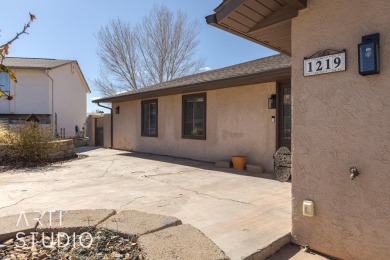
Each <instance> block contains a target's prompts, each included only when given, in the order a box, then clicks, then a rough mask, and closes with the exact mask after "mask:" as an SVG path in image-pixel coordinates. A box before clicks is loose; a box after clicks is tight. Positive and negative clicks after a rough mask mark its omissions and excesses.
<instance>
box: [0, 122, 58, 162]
mask: <svg viewBox="0 0 390 260" xmlns="http://www.w3.org/2000/svg"><path fill="white" fill-rule="evenodd" d="M54 140H55V138H54V137H53V134H52V131H51V129H50V128H43V127H40V126H39V125H38V124H37V123H35V122H26V123H25V124H23V125H21V126H19V127H17V128H16V130H15V131H13V132H7V133H6V134H5V137H3V142H4V143H5V144H6V145H7V147H6V152H5V155H4V158H3V163H4V164H8V165H12V166H16V167H24V166H27V167H28V166H39V165H45V164H48V163H49V162H50V160H51V158H50V155H52V154H54V153H56V152H57V149H56V148H57V144H56V143H55V142H53V141H54Z"/></svg>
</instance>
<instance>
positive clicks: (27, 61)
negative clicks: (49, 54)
mask: <svg viewBox="0 0 390 260" xmlns="http://www.w3.org/2000/svg"><path fill="white" fill-rule="evenodd" d="M71 62H76V61H75V60H56V59H39V58H17V57H6V58H5V59H4V62H3V64H4V65H5V66H7V67H10V68H35V69H53V68H56V67H60V66H63V65H65V64H68V63H71Z"/></svg>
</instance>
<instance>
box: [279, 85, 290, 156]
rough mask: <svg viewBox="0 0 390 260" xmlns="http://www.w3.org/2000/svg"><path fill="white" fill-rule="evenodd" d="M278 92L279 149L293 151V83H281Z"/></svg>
mask: <svg viewBox="0 0 390 260" xmlns="http://www.w3.org/2000/svg"><path fill="white" fill-rule="evenodd" d="M277 91H278V95H277V98H278V102H277V118H278V120H277V124H278V125H277V136H278V137H277V138H278V140H277V146H278V147H277V148H279V147H282V146H285V147H287V148H288V149H290V150H291V82H283V83H279V84H278V90H277Z"/></svg>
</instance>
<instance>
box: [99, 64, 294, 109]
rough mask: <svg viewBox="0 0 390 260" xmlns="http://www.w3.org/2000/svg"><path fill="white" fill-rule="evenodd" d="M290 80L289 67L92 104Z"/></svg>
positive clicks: (117, 97)
mask: <svg viewBox="0 0 390 260" xmlns="http://www.w3.org/2000/svg"><path fill="white" fill-rule="evenodd" d="M290 78H291V67H288V68H282V69H276V70H272V71H265V72H260V73H255V74H249V75H244V76H239V77H234V78H225V79H220V80H215V81H209V82H201V83H195V84H190V85H186V86H178V87H172V88H163V89H153V90H151V91H147V92H140V93H134V94H129V95H122V96H114V97H106V98H101V99H96V100H94V101H92V102H93V103H116V102H124V101H131V100H139V99H147V98H155V97H161V96H168V95H176V94H186V93H193V92H202V91H208V90H215V89H222V88H230V87H239V86H245V85H251V84H259V83H266V82H277V81H284V80H289V79H290Z"/></svg>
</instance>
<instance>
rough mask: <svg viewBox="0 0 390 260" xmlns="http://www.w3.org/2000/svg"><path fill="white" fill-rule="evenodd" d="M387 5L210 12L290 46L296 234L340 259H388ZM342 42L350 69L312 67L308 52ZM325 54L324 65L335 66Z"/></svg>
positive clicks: (266, 2)
mask: <svg viewBox="0 0 390 260" xmlns="http://www.w3.org/2000/svg"><path fill="white" fill-rule="evenodd" d="M389 13H390V1H384V0H383V1H381V0H375V1H373V0H355V1H339V0H310V1H306V0H225V1H224V2H223V3H222V4H221V5H220V6H219V7H217V9H215V14H212V15H210V16H208V17H206V19H207V22H208V23H209V24H212V25H214V26H216V27H218V28H221V29H223V30H226V31H228V32H230V33H234V34H236V35H238V36H240V37H243V38H246V39H249V40H251V41H254V42H257V43H259V44H262V45H264V46H267V47H270V48H272V49H274V50H278V51H280V52H282V53H285V54H287V55H291V57H292V78H291V79H292V80H291V81H292V89H291V90H292V118H293V120H292V123H293V127H292V146H291V148H292V196H293V201H292V205H293V216H292V225H293V226H292V237H293V242H295V243H297V244H300V245H307V246H309V247H310V248H312V249H314V250H317V251H320V252H323V253H325V254H328V255H331V256H334V257H335V258H339V259H390V246H389V245H390V236H389V234H390V222H389V217H390V185H389V169H390V120H389V115H390V23H389V21H390V19H389ZM375 33H379V34H380V37H379V38H380V39H378V38H377V35H372V34H375ZM365 36H367V37H365ZM363 37H364V39H363ZM376 39H377V40H379V45H377V46H379V48H378V47H377V46H376V43H375V41H376ZM363 41H364V42H365V47H364V48H363V45H362V46H361V47H359V48H358V44H360V43H362V42H363ZM221 44H222V43H221ZM335 51H339V52H341V53H345V55H346V59H345V60H346V70H345V71H340V72H337V73H326V74H320V75H313V76H304V60H305V58H306V57H312V56H314V57H319V56H322V55H326V53H336V52H335ZM376 51H377V55H375V52H376ZM321 52H323V54H322V55H321ZM340 55H341V54H340ZM322 59H323V60H322V61H321V60H319V59H317V60H314V61H313V63H315V65H316V70H317V72H316V73H318V72H321V71H323V69H321V68H326V67H330V66H329V65H330V64H329V63H328V64H329V65H328V64H327V62H329V60H331V57H330V56H328V58H327V60H328V61H326V60H325V58H322ZM340 61H341V59H340V58H339V59H338V60H333V61H332V62H334V66H335V67H337V65H338V64H340V63H339V62H340ZM376 61H377V62H379V64H380V66H379V67H377V68H380V73H379V74H372V75H369V76H362V75H360V73H362V71H363V70H365V69H367V68H369V69H371V70H372V72H375V73H377V72H378V71H377V70H376V67H375V66H374V65H375V64H378V63H377V62H376ZM332 66H333V65H332ZM311 69H312V68H311V67H310V66H309V65H308V67H307V69H306V71H307V72H311ZM329 70H331V69H330V68H329ZM327 72H328V71H327ZM362 74H364V73H362ZM352 166H356V167H357V170H358V171H359V172H360V175H359V176H357V177H356V178H355V179H353V180H351V178H350V175H351V172H350V167H352ZM305 200H309V201H312V202H313V203H314V209H315V212H314V216H312V217H308V216H304V215H303V211H302V207H303V202H304V201H305Z"/></svg>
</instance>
